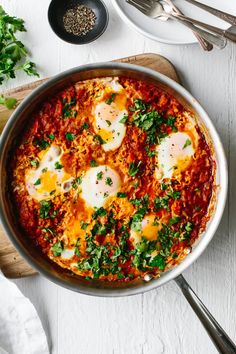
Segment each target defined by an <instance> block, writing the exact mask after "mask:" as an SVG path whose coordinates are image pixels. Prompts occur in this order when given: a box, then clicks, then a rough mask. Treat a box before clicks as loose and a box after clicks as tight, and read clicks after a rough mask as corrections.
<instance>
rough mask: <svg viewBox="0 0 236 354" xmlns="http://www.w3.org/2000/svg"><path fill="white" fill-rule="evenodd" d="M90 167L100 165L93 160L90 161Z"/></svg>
mask: <svg viewBox="0 0 236 354" xmlns="http://www.w3.org/2000/svg"><path fill="white" fill-rule="evenodd" d="M90 166H91V167H97V166H98V164H97V162H96V161H95V160H91V161H90Z"/></svg>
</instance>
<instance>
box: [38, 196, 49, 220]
mask: <svg viewBox="0 0 236 354" xmlns="http://www.w3.org/2000/svg"><path fill="white" fill-rule="evenodd" d="M40 204H41V208H40V212H39V216H40V219H49V218H50V214H49V212H50V209H51V207H52V202H50V201H48V200H41V202H40Z"/></svg>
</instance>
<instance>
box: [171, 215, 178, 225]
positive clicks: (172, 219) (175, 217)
mask: <svg viewBox="0 0 236 354" xmlns="http://www.w3.org/2000/svg"><path fill="white" fill-rule="evenodd" d="M180 221H181V217H180V216H173V217H172V218H171V219H170V221H169V222H170V225H174V224H177V223H178V222H180Z"/></svg>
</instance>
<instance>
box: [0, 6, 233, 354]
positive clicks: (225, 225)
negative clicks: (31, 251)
mask: <svg viewBox="0 0 236 354" xmlns="http://www.w3.org/2000/svg"><path fill="white" fill-rule="evenodd" d="M228 1H233V0H228ZM105 2H106V3H107V6H108V8H109V12H110V22H109V26H108V29H107V31H106V33H105V34H104V35H103V36H102V37H101V38H99V39H98V40H97V41H96V42H94V43H92V44H89V45H85V46H73V45H70V44H66V43H64V42H62V41H61V40H59V39H58V38H57V37H56V36H55V35H54V33H53V32H52V31H51V29H50V27H49V24H48V21H47V8H48V5H49V0H40V1H36V0H35V1H32V0H20V1H19V0H2V1H1V4H2V5H3V7H4V8H5V9H6V10H7V12H9V13H11V14H14V15H16V16H19V17H22V18H24V19H25V21H26V26H27V29H28V32H27V33H26V34H24V35H23V36H24V41H25V43H26V44H27V45H28V47H29V48H30V50H31V53H32V56H33V60H34V61H35V62H37V64H38V68H39V70H40V73H41V77H47V76H51V75H53V74H56V73H59V72H60V71H63V70H65V69H68V68H71V67H73V66H77V65H80V64H84V63H91V62H99V61H108V60H111V59H115V58H119V57H124V56H128V55H132V54H138V53H144V52H154V53H160V54H162V55H164V56H166V57H167V58H168V59H170V60H171V61H172V62H173V63H174V65H175V66H176V68H177V69H178V71H179V74H180V76H181V79H182V81H183V83H184V85H185V87H186V88H187V89H189V90H190V91H191V92H192V94H193V95H194V96H195V97H196V98H197V99H198V100H199V101H200V102H201V103H202V105H203V107H205V108H206V110H207V111H208V113H209V115H210V117H211V118H212V120H213V122H214V124H215V125H216V127H217V129H218V131H219V133H220V136H221V138H222V140H223V143H224V146H225V150H226V153H227V156H228V161H229V170H230V177H231V178H230V193H229V200H228V203H227V207H226V210H225V213H224V216H223V219H222V222H221V225H220V227H219V229H218V231H217V233H216V235H215V237H214V239H213V241H212V242H211V244H210V245H209V247H208V249H207V250H206V251H205V253H204V254H203V255H202V256H201V258H200V259H199V260H198V261H197V262H196V263H195V264H194V265H193V266H192V267H191V268H190V269H189V270H187V271H186V272H185V276H186V278H187V280H189V282H190V284H191V285H192V286H193V288H194V289H195V290H196V291H197V293H198V294H199V296H200V297H201V298H202V300H203V301H204V302H205V304H206V306H207V307H208V308H209V309H210V311H212V313H213V314H214V316H215V317H216V318H217V319H218V321H219V322H220V323H221V324H222V326H223V327H224V328H225V330H226V331H227V332H228V333H229V335H230V336H231V338H233V339H234V340H235V341H236V316H235V314H236V178H235V176H236V46H233V45H229V46H228V47H227V48H226V49H225V50H223V51H217V50H215V51H214V52H211V53H204V52H203V51H202V50H200V49H199V47H198V46H197V45H191V46H170V45H164V44H159V43H156V42H153V41H151V40H149V39H146V38H144V37H142V36H141V35H139V34H136V33H135V32H133V30H131V29H129V28H128V27H127V26H126V25H125V24H124V23H123V22H122V21H121V20H120V18H118V16H117V14H116V13H115V11H114V9H113V8H112V6H111V4H110V0H106V1H105ZM29 80H30V78H28V77H26V76H24V75H20V76H19V77H18V78H17V79H16V80H14V81H12V82H11V83H10V82H9V84H8V85H9V86H8V87H9V88H10V87H13V86H17V85H19V84H23V83H26V82H28V81H29ZM4 88H5V87H4ZM16 284H17V285H18V286H19V288H20V289H21V290H22V292H23V293H24V294H25V295H26V296H28V297H29V298H30V299H31V300H32V302H33V303H34V305H35V307H36V309H37V310H38V313H39V315H40V318H41V320H42V323H43V326H44V328H45V331H46V333H47V336H48V341H49V345H50V347H51V351H52V353H53V354H77V353H78V354H160V353H165V354H214V353H216V349H215V348H214V346H213V344H212V343H211V341H210V339H209V338H208V336H207V334H206V333H205V331H204V329H203V328H202V326H201V324H200V322H199V321H198V319H197V318H196V316H195V314H194V313H193V311H192V310H191V308H190V307H189V306H188V304H187V303H186V301H185V299H184V298H183V297H182V295H181V294H180V292H179V290H178V289H177V287H176V285H175V284H174V283H170V284H167V285H166V286H164V287H163V288H160V289H157V290H154V291H152V292H149V293H146V294H143V295H139V296H133V297H128V298H121V299H105V298H104V299H103V298H93V297H87V296H84V295H79V294H76V293H73V292H71V291H68V290H66V289H63V288H60V287H58V286H56V285H54V284H52V283H51V282H49V281H48V280H46V279H44V278H43V277H41V276H35V277H32V278H28V279H23V280H18V281H16ZM19 354H24V353H19Z"/></svg>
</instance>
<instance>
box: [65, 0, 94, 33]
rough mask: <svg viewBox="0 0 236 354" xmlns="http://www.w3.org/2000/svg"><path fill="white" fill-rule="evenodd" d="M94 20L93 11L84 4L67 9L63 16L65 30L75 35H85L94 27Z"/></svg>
mask: <svg viewBox="0 0 236 354" xmlns="http://www.w3.org/2000/svg"><path fill="white" fill-rule="evenodd" d="M95 22H96V15H95V13H94V12H93V10H92V9H90V8H89V7H87V6H84V5H79V6H76V7H74V8H73V9H68V10H67V11H66V13H65V15H64V16H63V24H64V28H65V30H66V31H67V32H68V33H72V34H74V35H75V36H85V35H86V34H87V33H88V32H90V31H91V30H92V29H93V28H94V26H95Z"/></svg>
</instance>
